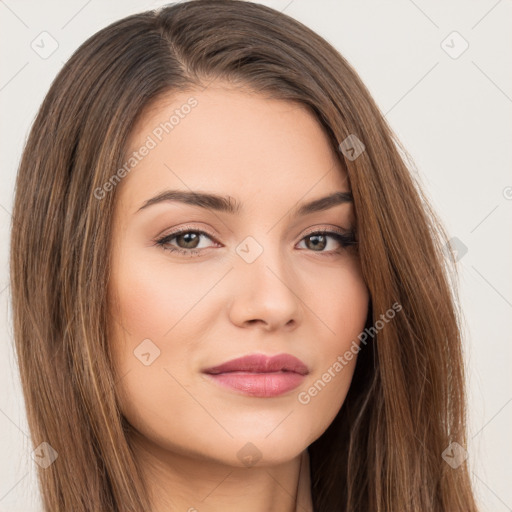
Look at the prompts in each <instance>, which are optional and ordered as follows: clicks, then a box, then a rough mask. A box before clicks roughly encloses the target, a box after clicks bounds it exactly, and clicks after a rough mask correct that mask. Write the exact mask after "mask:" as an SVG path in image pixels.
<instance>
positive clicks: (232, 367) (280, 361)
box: [203, 354, 309, 375]
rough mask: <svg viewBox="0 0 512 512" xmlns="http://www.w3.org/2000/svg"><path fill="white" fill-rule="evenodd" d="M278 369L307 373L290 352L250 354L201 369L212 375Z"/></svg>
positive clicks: (262, 371) (267, 371)
mask: <svg viewBox="0 0 512 512" xmlns="http://www.w3.org/2000/svg"><path fill="white" fill-rule="evenodd" d="M279 371H288V372H295V373H299V374H301V375H306V374H308V373H309V369H308V367H307V366H306V365H305V364H304V363H303V362H302V361H301V360H300V359H298V358H296V357H295V356H292V355H290V354H277V355H275V356H272V357H269V356H266V355H264V354H251V355H248V356H243V357H239V358H237V359H232V360H231V361H227V362H225V363H222V364H220V365H218V366H213V367H211V368H206V369H205V370H203V372H204V373H209V374H213V375H215V374H219V373H228V372H250V373H271V372H279Z"/></svg>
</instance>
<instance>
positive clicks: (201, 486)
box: [11, 0, 477, 512]
mask: <svg viewBox="0 0 512 512" xmlns="http://www.w3.org/2000/svg"><path fill="white" fill-rule="evenodd" d="M398 147H400V146H399V142H398V141H397V140H396V137H395V136H394V135H393V133H392V131H391V130H390V128H389V127H388V126H387V124H386V122H385V120H384V119H383V117H382V116H381V114H380V112H379V110H378V108H377V106H376V105H375V103H374V101H373V100H372V98H371V97H370V95H369V93H368V91H367V90H366V88H365V86H364V85H363V84H362V82H361V80H360V79H359V77H358V76H357V74H356V73H355V71H354V70H353V69H352V68H351V67H350V66H349V65H348V63H347V62H346V61H345V60H344V58H343V57H342V56H340V54H339V53H338V52H337V51H336V50H335V49H334V48H332V47H331V46H330V45H329V44H328V43H327V42H326V41H325V40H323V39H322V38H320V37H319V36H318V35H316V34H315V33H313V32H312V31H311V30H309V29H308V28H306V27H305V26H303V25H302V24H300V23H298V22H297V21H295V20H293V19H291V18H289V17H288V16H286V15H284V14H282V13H279V12H277V11H275V10H272V9H270V8H267V7H264V6H262V5H258V4H253V3H250V2H241V1H236V0H213V1H211V0H210V1H206V0H193V1H189V2H182V3H179V4H177V5H173V6H169V7H166V8H163V9H161V10H160V11H158V12H145V13H141V14H137V15H133V16H129V17H127V18H125V19H123V20H120V21H119V22H117V23H114V24H112V25H110V26H109V27H107V28H105V29H103V30H101V31H100V32H98V33H97V34H95V35H94V36H92V37H91V38H90V39H89V40H88V41H86V42H85V43H84V44H83V45H82V46H81V47H80V48H79V49H78V50H77V52H76V53H75V54H74V55H73V56H72V57H71V58H70V60H69V61H68V62H67V64H66V65H65V67H64V69H63V70H62V71H61V72H60V73H59V75H58V76H57V78H56V79H55V81H54V83H53V84H52V86H51V89H50V91H49V93H48V95H47V97H46V98H45V100H44V103H43V105H42V107H41V109H40V112H39V114H38V116H37V118H36V120H35V123H34V126H33V128H32V131H31V134H30V137H29V139H28V142H27V145H26V147H25V150H24V154H23V158H22V162H21V165H20V169H19V173H18V179H17V187H16V199H15V208H14V214H13V218H14V223H13V230H12V244H11V274H12V294H13V315H14V331H15V342H16V348H17V355H18V361H19V366H20V372H21V378H22V382H23V390H24V394H25V399H26V406H27V415H28V420H29V424H30V429H31V434H32V437H33V442H34V447H35V448H36V454H38V457H40V459H41V462H40V463H39V478H40V488H41V492H42V498H43V502H44V506H45V510H47V511H52V512H54V511H69V510H73V511H79V510H83V511H98V510H101V511H117V510H120V511H149V510H150V511H152V512H160V511H164V510H166V511H167V510H189V511H194V510H199V511H201V512H202V511H217V510H223V511H224V510H244V511H280V512H281V511H286V512H287V511H294V510H297V511H298V510H305V511H308V510H309V511H311V510H314V511H315V512H331V511H335V510H339V511H344V512H355V511H360V510H364V511H389V512H391V511H393V512H394V511H397V510H400V511H422V512H423V511H426V510H428V511H439V512H447V511H450V512H452V511H461V512H462V511H464V512H468V511H476V510H477V508H476V505H475V502H474V498H473V494H472V490H471V485H470V479H469V476H468V469H467V466H466V463H465V456H464V453H465V452H464V445H465V435H466V434H465V428H466V427H465V393H464V374H463V365H462V359H461V340H460V334H459V328H458V319H457V314H456V309H455V298H454V297H453V296H452V292H451V288H450V283H449V278H448V277H449V275H450V274H449V273H448V271H447V270H446V267H445V261H444V258H443V251H442V247H443V246H444V244H445V243H446V237H445V234H444V231H443V229H442V226H441V224H440V223H439V221H438V220H437V219H436V217H435V214H434V213H433V212H432V210H431V209H430V207H429V206H428V203H427V201H426V200H425V198H424V197H423V195H422V193H421V190H420V189H419V187H418V186H417V185H416V183H415V182H414V181H413V178H412V176H411V174H410V173H409V171H408V169H407V167H406V165H405V164H404V162H403V160H402V158H401V157H400V153H399V150H398V149H397V148H398ZM38 450H39V451H38ZM447 454H448V455H447ZM449 457H451V459H450V464H448V462H447V460H449ZM36 460H37V457H36Z"/></svg>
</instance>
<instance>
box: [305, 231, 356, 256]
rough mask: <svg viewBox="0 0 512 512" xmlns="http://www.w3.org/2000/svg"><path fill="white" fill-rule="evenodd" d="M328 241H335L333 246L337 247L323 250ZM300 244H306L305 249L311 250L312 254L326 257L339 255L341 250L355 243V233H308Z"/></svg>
mask: <svg viewBox="0 0 512 512" xmlns="http://www.w3.org/2000/svg"><path fill="white" fill-rule="evenodd" d="M329 239H331V240H335V243H334V245H336V243H337V244H338V245H339V247H338V248H336V247H335V248H334V249H331V250H327V251H326V250H324V249H325V248H326V247H327V246H328V245H329V244H328V242H329ZM301 242H304V243H305V244H306V248H307V249H311V250H312V251H313V252H319V253H325V254H326V255H333V254H337V253H340V252H341V251H342V250H343V249H345V248H347V247H349V246H351V245H355V244H356V243H357V242H356V238H355V233H354V232H353V231H349V232H347V233H341V232H336V231H314V232H311V233H308V234H307V235H306V236H305V237H304V238H303V239H302V240H301Z"/></svg>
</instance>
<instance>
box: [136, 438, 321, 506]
mask: <svg viewBox="0 0 512 512" xmlns="http://www.w3.org/2000/svg"><path fill="white" fill-rule="evenodd" d="M133 448H134V452H135V456H136V458H137V461H138V464H139V467H140V468H141V470H142V473H143V476H144V480H145V482H146V485H147V487H148V490H149V492H150V496H151V502H152V503H153V506H152V510H151V512H170V511H172V512H174V511H183V512H218V511H220V510H243V511H244V512H311V511H312V508H311V506H310V503H311V495H310V482H309V457H308V454H307V450H306V451H305V452H303V453H301V454H299V455H298V456H297V457H295V458H293V459H292V460H289V461H286V462H283V463H281V464H278V465H272V466H260V465H259V464H257V465H255V466H252V467H240V466H234V465H229V463H223V462H222V461H218V460H213V459H205V458H199V457H198V456H197V455H196V454H187V453H176V452H171V451H169V450H165V449H163V448H162V447H161V446H158V445H156V444H154V443H152V442H151V441H150V440H148V439H147V438H142V437H141V436H134V437H133Z"/></svg>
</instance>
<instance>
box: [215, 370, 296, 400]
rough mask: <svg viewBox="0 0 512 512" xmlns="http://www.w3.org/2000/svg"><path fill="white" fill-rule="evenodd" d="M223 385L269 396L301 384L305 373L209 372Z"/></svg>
mask: <svg viewBox="0 0 512 512" xmlns="http://www.w3.org/2000/svg"><path fill="white" fill-rule="evenodd" d="M207 375H208V376H209V377H211V378H212V379H213V380H215V381H216V382H217V383H218V384H220V385H221V386H225V387H228V388H231V389H234V390H236V391H239V392H241V393H243V394H244V395H249V396H254V397H261V398H269V397H273V396H279V395H282V394H284V393H286V392H288V391H291V390H292V389H295V388H296V387H298V386H300V384H301V383H302V381H303V380H304V377H305V376H304V375H300V374H299V373H295V372H272V373H248V372H229V373H218V374H209V373H208V374H207Z"/></svg>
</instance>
